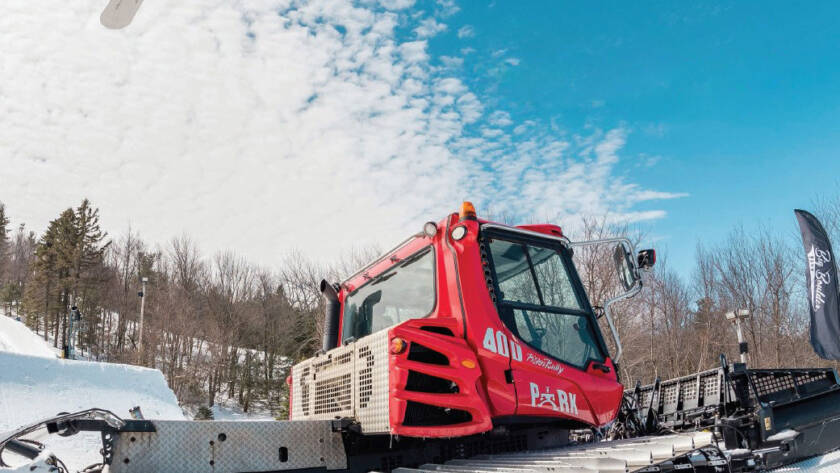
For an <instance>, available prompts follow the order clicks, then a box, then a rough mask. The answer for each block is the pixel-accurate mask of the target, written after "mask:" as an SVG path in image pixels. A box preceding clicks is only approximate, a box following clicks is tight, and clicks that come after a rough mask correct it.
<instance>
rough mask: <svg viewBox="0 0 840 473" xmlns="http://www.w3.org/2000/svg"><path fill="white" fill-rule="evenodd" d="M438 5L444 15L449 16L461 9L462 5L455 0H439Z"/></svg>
mask: <svg viewBox="0 0 840 473" xmlns="http://www.w3.org/2000/svg"><path fill="white" fill-rule="evenodd" d="M437 6H438V11H439V12H440V15H441V16H443V17H449V16H452V15H454V14H456V13H458V12H459V11H461V7H459V6H458V4H456V3H455V0H437Z"/></svg>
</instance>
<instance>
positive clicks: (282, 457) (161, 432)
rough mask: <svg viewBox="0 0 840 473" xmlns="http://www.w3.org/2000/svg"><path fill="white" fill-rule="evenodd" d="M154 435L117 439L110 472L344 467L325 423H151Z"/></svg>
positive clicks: (189, 472) (333, 435)
mask: <svg viewBox="0 0 840 473" xmlns="http://www.w3.org/2000/svg"><path fill="white" fill-rule="evenodd" d="M153 423H154V425H155V428H156V429H157V432H151V433H140V432H137V433H132V432H126V433H121V434H120V435H119V436H117V437H116V444H115V446H114V460H113V463H112V464H111V466H110V470H109V471H110V472H111V473H120V472H134V473H137V472H164V471H177V472H183V473H193V472H213V473H235V472H242V471H251V472H259V471H280V470H295V469H303V468H327V469H344V468H347V457H346V455H345V452H344V445H343V443H342V440H341V434H340V433H338V432H333V431H332V425H331V423H330V422H329V421H283V422H272V421H219V422H215V421H206V422H202V421H153Z"/></svg>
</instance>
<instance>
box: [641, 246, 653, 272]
mask: <svg viewBox="0 0 840 473" xmlns="http://www.w3.org/2000/svg"><path fill="white" fill-rule="evenodd" d="M636 261H638V263H639V268H640V269H644V270H646V271H647V270H649V269H650V268H652V267H653V265H654V264H656V250H642V251H640V252H639V255H638V257H637V260H636Z"/></svg>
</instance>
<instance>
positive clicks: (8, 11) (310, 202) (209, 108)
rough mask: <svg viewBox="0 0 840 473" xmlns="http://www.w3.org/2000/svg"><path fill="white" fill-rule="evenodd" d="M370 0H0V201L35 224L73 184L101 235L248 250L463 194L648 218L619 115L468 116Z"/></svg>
mask: <svg viewBox="0 0 840 473" xmlns="http://www.w3.org/2000/svg"><path fill="white" fill-rule="evenodd" d="M380 4H381V5H382V6H384V7H385V8H386V9H385V10H383V8H381V7H378V6H376V5H375V4H373V3H372V2H367V3H363V4H361V5H360V4H352V3H349V2H346V1H342V0H312V1H309V2H300V3H299V2H296V1H295V2H293V3H292V1H291V0H276V1H273V2H221V3H214V4H212V5H208V4H205V3H201V2H197V3H196V2H193V3H177V2H176V3H165V2H144V5H143V7H142V8H141V10H140V12H139V14H138V16H137V17H136V18H135V20H134V24H132V25H131V26H129V27H128V28H127V29H125V30H120V31H111V30H106V29H105V28H103V27H101V26H100V25H99V21H98V18H99V11H100V9H101V7H102V1H100V0H79V1H78V2H71V3H68V2H66V1H65V0H39V1H38V2H5V3H2V4H0V22H1V23H2V25H3V26H2V27H1V28H0V44H2V45H3V67H2V68H1V69H0V95H2V100H0V130H2V132H0V190H2V193H1V194H0V200H3V201H4V202H5V203H6V204H7V209H8V210H9V212H10V214H11V217H12V218H13V220H14V222H15V223H19V222H21V221H26V222H27V223H29V224H30V226H31V227H33V229H35V230H43V228H45V226H46V224H47V222H48V221H49V220H50V219H52V218H55V217H56V216H57V215H58V214H59V212H60V211H61V210H62V209H63V208H65V207H67V206H70V205H76V204H78V202H79V201H80V200H81V199H82V198H83V197H89V198H91V199H92V201H93V202H94V204H95V205H98V206H99V207H100V208H101V215H102V220H103V225H104V226H105V228H107V229H108V230H109V231H111V232H112V233H119V232H120V231H123V230H124V229H125V228H126V227H127V225H128V224H129V223H131V224H132V226H133V227H134V228H136V229H140V230H141V232H142V233H143V235H144V237H145V238H147V239H149V240H151V241H153V242H159V243H165V242H166V241H168V240H169V239H170V238H171V237H172V236H175V235H179V234H181V233H184V232H186V233H189V234H192V235H193V236H194V237H195V238H196V239H197V240H198V241H200V242H202V244H203V245H204V248H205V250H207V251H215V250H218V249H227V248H233V249H236V250H238V251H240V252H242V253H244V254H245V255H246V256H249V257H251V258H254V259H256V258H260V260H259V261H260V262H261V263H264V264H266V265H275V264H278V263H279V261H281V257H282V255H283V254H284V252H286V251H287V250H289V249H290V248H293V247H298V248H299V249H301V250H302V251H303V252H305V253H306V254H309V255H312V256H320V257H322V258H324V259H330V258H332V257H334V256H336V255H337V254H338V253H339V252H341V251H342V250H345V249H347V248H350V247H359V246H363V245H366V244H369V243H374V242H375V243H379V244H382V245H387V244H389V243H392V242H393V241H395V240H397V239H400V238H401V237H403V236H405V235H406V234H408V233H410V232H412V231H414V230H413V229H415V228H419V226H420V225H421V224H422V222H424V221H427V220H429V219H436V218H440V217H442V216H443V215H445V214H446V213H447V212H450V211H453V210H455V209H456V208H457V205H458V203H459V202H460V201H461V200H463V199H466V198H471V199H474V200H475V201H476V203H477V204H479V210H481V209H482V208H490V206H491V205H492V208H494V209H499V210H500V211H504V212H507V213H510V214H514V215H522V214H523V212H524V211H523V209H530V210H528V211H527V213H532V212H533V213H534V215H535V216H537V217H546V218H550V219H551V220H554V219H556V218H561V219H572V218H576V217H577V216H579V213H581V212H585V213H590V214H601V213H605V212H607V211H609V212H610V213H612V214H614V215H616V216H617V218H619V217H621V216H627V218H658V217H659V216H661V213H659V214H656V212H659V211H656V210H651V211H648V213H643V212H642V213H640V212H638V211H637V210H636V209H635V208H634V207H633V206H634V205H635V204H637V203H640V202H645V201H648V200H658V199H663V198H671V197H674V196H675V195H673V194H668V193H661V192H655V191H650V190H647V189H643V188H640V187H639V186H638V185H636V184H634V183H632V182H630V181H628V180H627V178H626V177H623V176H621V175H616V174H617V173H616V172H615V165H616V162H617V161H618V159H619V153H620V151H621V148H622V147H623V146H624V143H625V140H626V137H627V132H626V131H625V130H624V129H622V128H619V129H616V130H611V131H607V132H598V131H596V132H594V133H593V134H591V135H587V136H572V137H571V138H569V139H563V138H559V137H558V136H560V135H558V134H557V133H555V132H554V131H553V130H551V129H550V128H548V127H547V126H546V125H544V124H541V123H540V122H536V121H528V122H523V123H513V121H512V120H511V119H510V117H509V116H508V117H505V116H503V115H501V114H499V112H496V113H494V114H492V115H490V117H484V113H485V111H484V108H485V107H484V105H483V104H482V103H481V100H480V99H479V98H478V97H477V96H476V95H475V93H474V92H471V91H470V90H469V88H468V87H467V86H466V85H465V84H464V83H463V82H462V81H461V80H460V79H459V78H457V77H447V76H446V75H445V74H449V73H450V72H451V71H450V72H446V70H443V71H441V70H438V69H440V68H434V67H432V66H431V65H430V63H431V62H432V59H431V58H430V57H429V52H428V47H427V44H426V41H413V42H406V43H399V42H398V41H397V40H396V32H395V29H396V28H397V27H398V25H402V24H404V22H410V21H414V22H415V23H414V25H412V26H415V25H417V24H419V22H420V21H422V19H418V20H412V19H411V18H410V15H409V14H407V13H406V12H405V11H403V9H406V8H408V7H410V6H411V5H412V4H413V1H406V0H389V1H381V2H380ZM292 6H293V7H292ZM278 12H279V14H278ZM336 26H340V28H336ZM442 74H443V75H442ZM483 117H484V118H483ZM485 120H487V122H488V124H489V125H492V127H487V126H484V125H485V123H484V121H485ZM494 121H495V123H494ZM507 122H511V123H507ZM502 123H507V124H504V125H503V124H502ZM471 124H476V125H471ZM471 126H474V127H477V129H479V130H490V131H487V132H484V134H482V132H478V133H476V132H470V131H469V130H470V128H471ZM507 126H513V127H514V128H513V129H514V130H515V131H514V132H513V133H508V132H507V131H498V130H504V128H505V127H507ZM560 223H564V222H563V221H562V220H561V222H560Z"/></svg>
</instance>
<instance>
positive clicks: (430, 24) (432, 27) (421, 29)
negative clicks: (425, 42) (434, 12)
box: [414, 17, 446, 38]
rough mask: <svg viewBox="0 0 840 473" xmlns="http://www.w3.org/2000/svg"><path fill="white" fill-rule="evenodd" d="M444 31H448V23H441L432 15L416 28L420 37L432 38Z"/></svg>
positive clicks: (415, 32) (416, 32)
mask: <svg viewBox="0 0 840 473" xmlns="http://www.w3.org/2000/svg"><path fill="white" fill-rule="evenodd" d="M443 31H446V25H445V24H443V23H440V22H439V21H437V20H435V19H434V18H432V17H429V18H426V19H424V20H422V21H421V22H420V25H419V26H418V27H417V28H414V34H415V35H417V37H418V38H431V37H432V36H435V35H437V34H438V33H441V32H443Z"/></svg>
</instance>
